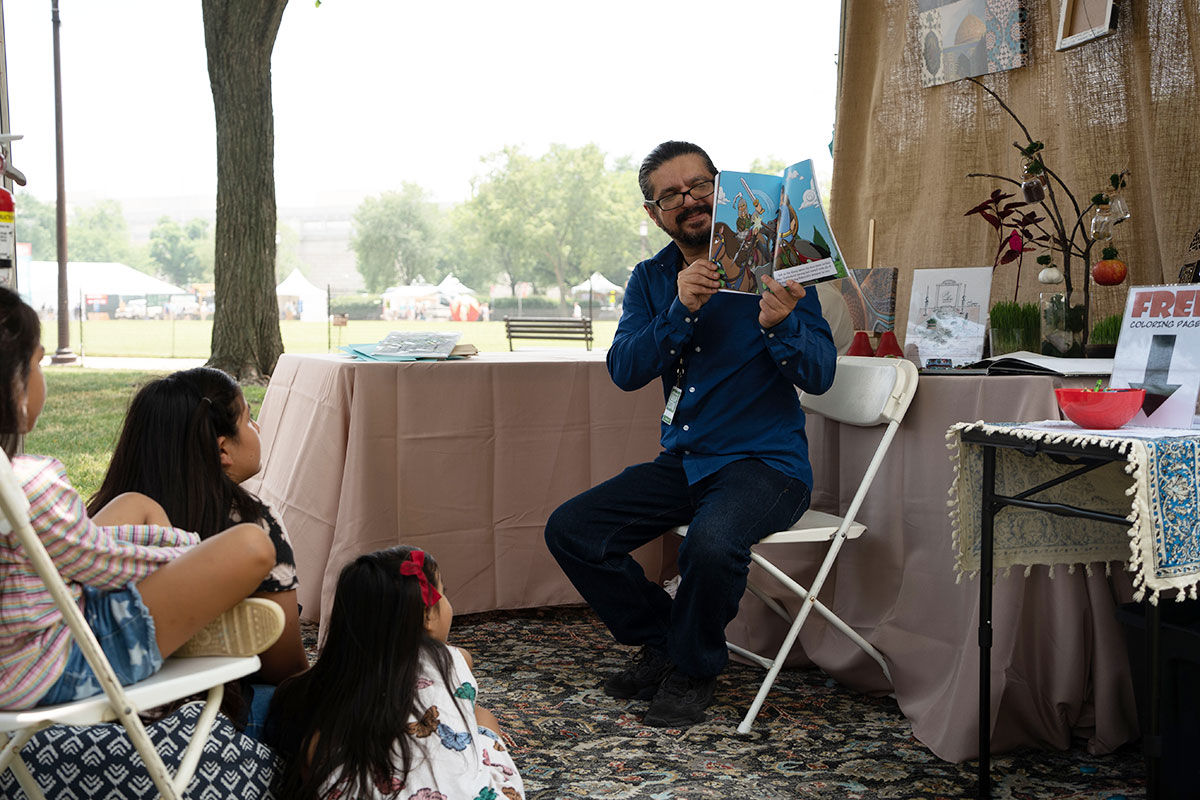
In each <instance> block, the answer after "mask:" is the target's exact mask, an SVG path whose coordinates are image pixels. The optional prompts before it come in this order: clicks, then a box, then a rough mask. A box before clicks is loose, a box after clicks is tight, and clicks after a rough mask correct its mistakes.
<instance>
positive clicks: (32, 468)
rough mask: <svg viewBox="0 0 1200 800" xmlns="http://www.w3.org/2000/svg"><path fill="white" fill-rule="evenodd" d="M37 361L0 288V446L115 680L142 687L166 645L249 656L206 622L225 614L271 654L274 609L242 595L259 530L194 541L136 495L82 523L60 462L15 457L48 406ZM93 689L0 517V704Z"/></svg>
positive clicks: (48, 700)
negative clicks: (258, 637) (253, 632)
mask: <svg viewBox="0 0 1200 800" xmlns="http://www.w3.org/2000/svg"><path fill="white" fill-rule="evenodd" d="M43 355H44V350H43V348H42V345H41V325H40V323H39V321H38V318H37V314H36V313H35V312H34V311H33V309H31V308H30V307H29V306H28V305H26V304H25V303H23V302H22V301H21V299H20V298H19V297H18V296H17V295H16V294H14V293H13V292H11V291H9V290H7V289H3V288H0V445H2V446H3V449H4V452H5V454H6V455H7V456H8V457H9V458H10V459H11V460H12V466H13V472H14V473H15V475H16V478H17V481H18V482H19V483H20V484H21V486H22V488H23V489H24V491H25V496H26V497H27V498H28V500H29V503H30V506H31V509H30V519H31V522H32V524H33V528H34V530H35V531H36V533H37V535H38V537H39V538H40V539H41V540H42V543H43V544H44V545H45V547H46V550H47V552H48V553H49V555H50V558H51V559H52V560H53V562H54V564H55V567H56V568H57V569H58V571H59V573H60V574H61V575H62V577H63V579H64V580H65V581H66V582H67V587H68V589H70V591H71V593H72V594H73V595H74V597H75V599H76V601H77V602H78V603H79V604H80V606H81V608H82V609H83V612H84V616H85V617H86V618H87V621H88V625H89V626H90V627H91V628H92V630H93V631H94V632H95V633H96V636H97V639H98V640H99V642H100V645H101V648H102V649H103V650H104V652H105V655H106V656H107V657H108V660H109V662H110V663H111V664H112V665H113V668H114V671H116V673H117V677H118V678H119V679H120V680H121V682H122V683H123V684H131V683H135V682H137V681H139V680H143V679H144V678H146V677H149V676H150V675H152V674H153V673H154V672H156V671H157V670H158V668H159V667H160V666H161V665H162V659H163V657H164V656H166V655H170V654H171V653H173V652H176V651H179V653H180V654H186V655H215V654H229V655H238V654H246V655H249V654H250V653H238V652H234V651H233V650H232V649H231V645H232V644H233V640H232V639H223V638H222V637H220V636H214V635H213V633H214V632H215V631H214V630H213V629H211V628H209V629H206V628H205V626H206V625H207V624H208V623H210V622H212V621H213V620H215V619H216V618H217V617H218V615H223V614H224V615H225V618H224V619H222V620H221V621H220V622H221V623H222V625H225V628H224V629H225V630H228V625H227V623H228V624H232V625H233V626H234V627H241V628H243V629H246V628H258V629H259V630H263V629H266V631H267V633H266V634H265V638H267V639H269V641H266V644H263V643H262V642H261V641H256V642H252V643H250V644H249V647H250V648H251V651H250V652H251V653H253V652H258V650H257V649H253V648H258V649H262V648H264V647H266V646H269V644H270V643H271V642H273V641H274V639H275V638H277V637H278V635H279V632H280V631H281V630H282V628H283V620H282V614H281V613H280V612H279V609H278V606H276V605H275V604H273V603H270V602H269V601H262V600H255V601H244V598H246V597H247V596H248V595H249V594H250V593H251V592H253V591H254V590H255V588H256V587H257V586H258V585H259V583H260V582H261V581H262V580H263V578H264V577H265V576H266V575H267V573H268V572H269V571H270V570H271V568H272V567H273V566H274V564H275V552H274V547H273V546H272V544H271V541H270V539H269V538H268V537H267V534H266V532H265V531H263V529H262V528H260V527H258V526H257V525H251V524H242V525H236V526H234V527H232V528H230V529H228V530H227V531H224V532H222V533H220V534H218V535H216V536H213V537H211V538H209V539H206V540H205V541H203V542H199V537H197V536H196V535H195V534H193V533H189V532H186V531H181V530H177V529H175V528H172V527H170V523H169V521H168V519H167V517H166V514H165V513H164V512H163V510H162V507H161V506H159V505H158V504H157V503H156V502H154V501H153V500H150V499H149V498H147V497H145V496H142V495H136V494H127V495H122V496H120V497H118V498H115V499H114V501H113V502H112V503H111V504H109V505H108V506H106V507H105V508H104V509H103V510H102V511H101V512H99V513H97V514H96V515H95V517H94V518H89V517H88V515H87V512H86V510H85V508H84V504H83V501H82V499H81V498H80V497H79V494H78V493H77V492H76V491H75V490H74V489H73V488H72V487H71V485H70V483H69V482H68V481H67V478H66V472H65V470H64V469H63V466H62V464H61V463H59V462H58V461H56V460H54V459H52V458H45V457H39V456H26V455H16V453H17V452H18V450H19V448H20V445H21V442H22V440H23V438H22V437H23V436H24V434H26V433H28V432H29V431H31V430H32V429H33V427H34V424H35V423H36V422H37V418H38V415H39V414H40V413H41V411H42V406H43V403H44V402H45V398H46V382H45V377H44V376H43V375H42V368H41V360H42V356H43ZM243 601H244V602H243ZM257 604H261V605H257ZM235 606H236V608H235ZM264 606H265V608H264ZM197 634H200V635H197ZM272 634H273V635H272ZM100 691H101V688H100V685H99V682H98V681H97V680H96V679H95V677H94V675H93V674H92V672H91V668H90V667H89V666H88V665H87V663H86V661H85V660H84V659H83V656H82V653H81V651H80V650H79V647H78V645H77V644H75V643H74V642H73V640H72V639H71V638H70V636H69V634H68V631H67V627H66V624H65V622H64V621H63V618H62V615H61V613H60V612H59V611H58V609H57V607H56V606H55V605H54V601H53V599H52V598H51V596H50V594H49V592H48V591H47V590H46V588H45V586H44V585H43V583H42V581H41V579H40V578H39V577H38V575H37V573H36V572H35V570H34V569H33V566H32V564H31V563H30V561H29V559H28V557H27V556H26V554H25V553H24V552H23V551H22V550H21V548H20V547H19V545H18V542H17V539H16V536H15V535H14V532H13V531H12V530H11V528H10V527H9V525H8V522H7V520H3V519H2V518H0V708H5V709H20V708H31V707H33V706H37V705H51V704H54V703H60V702H67V701H70V700H75V699H81V698H84V697H89V696H91V695H94V694H99V693H100Z"/></svg>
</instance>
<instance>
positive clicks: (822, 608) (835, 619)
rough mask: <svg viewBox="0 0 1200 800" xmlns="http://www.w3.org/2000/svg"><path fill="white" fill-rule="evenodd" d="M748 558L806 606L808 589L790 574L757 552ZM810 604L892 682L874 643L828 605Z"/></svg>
mask: <svg viewBox="0 0 1200 800" xmlns="http://www.w3.org/2000/svg"><path fill="white" fill-rule="evenodd" d="M750 558H751V559H753V560H754V563H756V564H758V565H759V566H760V567H762V568H763V569H764V570H765V571H766V572H767V573H768V574H769V575H771V577H773V578H775V580H777V581H779V582H780V583H782V584H783V585H784V586H786V587H788V588H789V589H791V590H792V591H793V592H795V593H796V594H797V595H799V596H800V597H801V598H802V599H803V600H804V601H805V605H806V606H807V605H809V604H810V600H809V591H808V589H805V588H804V587H803V586H801V585H800V584H798V583H796V581H795V579H793V578H792V576H791V575H788V574H787V573H786V572H784V571H783V570H781V569H780V568H779V567H777V566H775V565H774V564H772V563H771V562H770V561H767V560H766V559H765V558H763V557H762V556H760V555H758V554H757V553H751V555H750ZM811 605H813V606H814V607H815V609H816V611H817V613H818V614H820V615H821V616H822V617H824V618H825V620H826V621H828V622H829V624H830V625H832V626H833V627H835V628H837V629H838V630H839V631H841V632H842V633H844V634H846V636H847V637H848V638H849V639H850V641H852V642H854V643H855V644H856V645H858V646H859V647H860V648H862V650H863V652H865V653H866V654H867V655H869V656H870V657H871V658H872V659H873V660H874V661H875V663H876V664H878V665H879V668H880V669H881V670H883V675H884V677H885V678H887V679H888V683H891V682H892V672H891V670H889V669H888V665H887V662H886V661H884V660H883V654H882V653H880V652H879V651H878V650H876V649H875V646H874V645H872V644H871V643H870V642H868V641H867V640H866V639H864V638H863V637H862V636H861V635H860V634H859V633H858V631H856V630H854V629H853V628H851V627H850V626H849V625H847V624H846V623H845V621H843V620H842V618H841V617H839V616H838V615H837V614H834V613H833V611H831V610H830V609H829V607H828V606H826V605H825V604H824V603H822V602H821V601H820V600H817V599H816V598H813V599H812V600H811Z"/></svg>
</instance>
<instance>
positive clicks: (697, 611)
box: [546, 453, 809, 678]
mask: <svg viewBox="0 0 1200 800" xmlns="http://www.w3.org/2000/svg"><path fill="white" fill-rule="evenodd" d="M808 502H809V488H808V487H807V486H805V485H804V483H802V482H801V481H799V480H796V479H795V478H790V477H788V476H787V475H784V474H783V473H782V472H779V471H778V470H776V469H773V468H771V467H768V466H767V465H766V464H764V463H762V462H761V461H758V460H757V459H743V460H741V461H735V462H733V463H732V464H728V465H726V466H725V467H724V468H722V469H721V470H719V471H718V472H716V473H715V474H713V475H710V476H709V477H707V478H705V479H703V480H701V481H699V482H697V483H696V484H695V485H693V486H689V485H688V483H687V477H686V476H685V475H684V471H683V463H682V461H681V460H680V459H679V458H678V457H676V456H671V455H668V454H665V453H664V454H663V455H660V456H659V457H658V459H656V460H655V461H652V462H649V463H646V464H638V465H635V466H632V467H629V468H627V469H626V470H625V471H624V472H622V473H621V474H620V475H617V476H616V477H614V478H611V479H610V480H607V481H605V482H604V483H602V484H600V485H599V486H596V487H593V488H592V489H589V490H588V491H586V492H584V493H583V494H581V495H578V496H577V497H574V498H572V499H571V500H568V501H567V502H565V503H563V504H562V505H561V506H559V507H558V509H557V510H555V512H554V513H553V514H552V515H550V519H549V521H548V522H547V523H546V545H547V546H548V547H549V548H550V552H551V553H552V554H553V555H554V558H555V559H557V561H558V564H559V566H560V567H562V570H563V572H565V573H566V574H567V577H568V578H570V579H571V583H573V584H574V585H575V588H576V590H578V591H579V593H580V594H581V595H583V598H584V600H586V601H587V602H588V604H589V605H590V606H591V607H592V608H593V609H594V610H595V611H596V613H597V614H598V615H599V616H600V619H601V620H603V621H604V624H605V625H607V626H608V628H609V630H610V631H612V634H613V636H614V637H616V640H617V641H618V642H620V643H622V644H627V645H650V646H651V647H654V648H657V649H659V650H661V651H663V652H665V653H666V654H667V656H668V657H669V658H670V659H671V662H672V663H673V664H674V665H675V667H676V669H677V670H678V671H679V672H682V673H683V674H685V675H691V676H693V677H698V678H708V677H713V676H716V675H718V674H720V672H721V670H723V669H724V668H725V664H726V663H727V662H728V660H729V655H728V653H727V652H726V650H725V626H726V625H728V624H729V622H730V620H732V619H733V618H734V617H735V616H736V615H737V611H738V603H739V602H740V601H741V598H742V593H743V592H744V591H745V589H746V576H747V574H748V573H749V571H750V546H751V545H753V544H754V543H755V542H757V541H758V540H759V539H762V538H763V537H764V536H766V535H768V534H771V533H774V532H776V531H780V530H784V529H786V528H787V527H789V526H790V525H791V524H792V523H794V522H795V521H796V520H798V519H799V518H800V515H801V514H803V513H804V511H805V509H807V508H808ZM677 525H688V535H687V538H685V539H684V540H683V542H682V543H681V544H680V546H679V574H680V577H681V581H680V584H679V591H678V592H677V593H676V595H675V599H674V600H673V601H672V599H671V596H670V595H668V594H667V593H666V591H665V590H664V589H663V588H662V587H661V586H659V585H658V584H657V583H655V582H653V581H650V580H648V579H647V578H646V575H645V573H644V572H643V571H642V567H641V565H640V564H638V563H637V561H636V560H634V558H633V557H632V556H630V555H629V554H630V553H631V552H633V551H634V550H636V549H637V548H638V547H640V546H642V545H644V544H646V543H647V542H650V541H653V540H654V539H656V538H658V537H659V536H662V535H663V534H664V533H665V532H666V531H667V530H668V529H670V528H673V527H675V526H677Z"/></svg>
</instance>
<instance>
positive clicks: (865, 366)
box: [671, 356, 917, 733]
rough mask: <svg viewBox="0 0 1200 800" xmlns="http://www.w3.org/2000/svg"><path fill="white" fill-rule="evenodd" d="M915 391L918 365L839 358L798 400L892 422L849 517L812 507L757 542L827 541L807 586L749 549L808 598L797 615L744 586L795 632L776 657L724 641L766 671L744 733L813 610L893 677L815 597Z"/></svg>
mask: <svg viewBox="0 0 1200 800" xmlns="http://www.w3.org/2000/svg"><path fill="white" fill-rule="evenodd" d="M916 391H917V368H916V367H915V366H914V365H913V363H912V362H911V361H908V360H907V359H897V358H870V357H863V356H840V357H839V358H838V360H837V372H836V374H835V376H834V380H833V386H831V387H830V388H829V391H827V392H825V393H824V394H821V395H813V394H806V393H801V395H800V402H801V404H802V405H803V407H804V410H805V412H806V413H810V414H812V413H816V414H820V415H822V416H824V417H827V418H828V419H831V420H834V421H835V422H840V423H844V424H849V425H858V426H862V427H871V426H875V425H885V424H886V425H887V427H886V428H885V429H884V431H883V436H882V437H881V438H880V440H879V444H878V446H877V447H876V448H875V454H874V456H872V458H871V463H870V464H869V465H868V466H867V470H866V472H865V473H864V474H863V477H862V480H861V481H860V482H859V485H858V490H857V491H856V492H855V493H854V498H853V499H852V500H851V501H850V507H849V508H847V509H846V515H845V516H844V517H839V516H835V515H833V514H826V513H823V512H821V511H813V510H812V509H809V510H808V511H805V512H804V515H803V516H801V517H800V519H799V520H798V521H797V522H796V524H795V525H793V526H792V527H791V528H789V529H788V530H786V531H780V532H778V533H772V534H770V535H768V536H766V537H765V538H763V539H760V540H759V542H758V545H764V544H772V545H778V544H799V543H806V542H829V549H828V550H827V551H826V553H825V559H824V561H822V562H821V567H820V569H819V570H818V571H817V576H816V578H815V579H814V580H813V582H812V586H811V587H810V588H806V587H804V586H802V585H801V584H799V583H797V582H796V581H795V580H794V579H793V578H792V577H791V576H790V575H788V574H787V573H785V572H784V571H783V570H781V569H779V567H777V566H775V565H774V564H772V563H771V562H770V561H769V560H767V558H766V557H765V556H763V555H762V554H761V553H759V552H757V551H756V550H753V549H752V550H751V552H750V558H751V560H752V561H753V562H754V563H755V564H758V565H759V566H760V567H762V568H763V570H765V571H766V572H767V573H768V574H769V575H771V576H772V577H774V578H775V579H776V580H777V581H779V583H781V584H782V585H783V586H784V587H786V588H787V589H788V590H789V591H791V592H792V593H793V594H795V595H797V596H798V597H799V598H800V599H801V600H802V601H804V602H803V605H802V606H801V608H800V613H798V614H796V616H795V617H793V616H792V615H791V614H789V613H788V611H787V610H786V609H785V608H784V607H783V606H782V605H781V604H780V603H779V602H778V601H776V600H775V599H774V598H773V597H771V596H770V595H769V594H767V592H766V591H764V590H763V589H762V587H760V586H757V585H755V584H754V583H753V582H750V583H748V584H747V588H748V589H749V590H750V591H751V592H753V593H754V594H755V596H757V597H758V598H759V599H760V600H762V601H763V602H764V603H766V604H767V607H768V608H770V609H771V610H772V611H774V612H775V613H776V614H778V615H779V616H780V617H782V618H783V619H784V621H786V622H787V623H788V624H789V625H790V629H789V630H788V634H787V636H786V637H785V638H784V640H783V645H782V646H781V647H780V648H779V652H778V653H776V654H775V657H774V658H766V657H764V656H761V655H759V654H757V653H753V652H751V651H749V650H746V649H745V648H743V647H739V646H738V645H735V644H731V643H727V644H726V646H727V647H728V648H729V649H730V650H732V651H733V652H735V653H737V654H739V655H741V656H744V657H746V658H748V659H750V660H751V661H754V662H755V663H757V664H759V665H760V666H762V667H763V668H765V669H766V670H767V675H766V677H765V678H763V682H762V685H761V686H760V687H759V689H758V694H757V695H756V696H755V698H754V702H753V703H751V704H750V710H749V711H747V712H746V716H745V718H744V719H743V720H742V722H741V724H740V725H738V732H739V733H749V732H750V726H751V725H753V724H754V719H755V718H756V717H757V716H758V712H759V710H760V709H761V708H762V704H763V701H765V700H766V699H767V693H768V692H770V691H771V686H773V685H774V683H775V678H776V677H777V676H778V675H779V670H780V669H782V667H783V662H784V661H785V660H786V659H787V656H788V653H790V652H791V650H792V646H793V645H794V644H795V642H796V637H798V636H799V635H800V629H801V628H802V627H803V626H804V622H805V620H807V619H808V615H809V612H810V611H812V610H816V612H817V613H818V614H820V615H821V616H822V617H824V618H825V619H826V620H828V621H829V623H830V624H831V625H833V627H835V628H837V629H838V630H839V631H841V632H842V633H844V634H846V636H848V637H850V639H851V641H853V642H854V643H855V644H857V645H858V646H859V647H861V648H862V649H863V650H864V651H865V652H866V653H867V655H869V656H871V658H873V659H874V660H875V662H876V663H878V664H879V666H880V668H881V669H882V670H883V674H884V675H885V676H886V677H887V679H888V681H889V682H891V680H892V674H891V672H890V671H889V670H888V666H887V662H886V661H885V660H884V658H883V655H882V654H881V653H880V652H879V651H878V650H876V649H875V648H874V647H873V646H872V645H871V644H870V642H868V641H867V640H866V639H864V638H863V637H862V636H860V635H859V633H858V632H857V631H855V630H854V629H853V628H851V627H850V626H849V625H847V624H846V623H845V622H844V621H843V620H842V619H841V618H840V617H838V616H837V614H835V613H833V611H831V610H830V609H829V608H828V607H827V606H826V605H825V604H823V603H822V602H821V601H820V600H818V599H817V596H818V595H819V594H820V592H821V587H822V586H824V585H825V579H826V578H827V577H828V576H829V572H830V570H831V569H832V568H833V562H834V560H835V559H836V558H837V555H838V552H839V551H840V550H841V548H842V544H843V542H845V541H846V539H857V538H858V537H859V536H862V535H863V533H864V532H865V531H866V529H867V526H866V525H863V524H862V523H860V522H856V521H855V516H856V515H857V514H858V510H859V508H860V507H861V506H862V502H863V499H864V498H865V497H866V495H867V490H869V489H870V488H871V482H872V481H873V480H874V479H875V473H876V472H878V471H879V465H880V464H881V463H883V459H884V456H885V455H886V454H887V450H888V447H889V446H890V445H891V443H892V439H893V438H894V437H895V435H896V429H897V428H899V427H900V420H902V419H903V418H904V414H905V412H906V411H908V406H909V404H910V403H911V402H912V398H913V394H915V393H916ZM814 467H815V468H816V469H820V464H816V465H814ZM671 533H674V534H676V535H677V536H686V535H687V526H681V527H678V528H673V529H672V530H671ZM758 545H755V547H757V546H758Z"/></svg>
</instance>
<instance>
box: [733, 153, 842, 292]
mask: <svg viewBox="0 0 1200 800" xmlns="http://www.w3.org/2000/svg"><path fill="white" fill-rule="evenodd" d="M713 196H714V199H713V229H712V239H711V241H710V244H709V260H710V261H712V262H713V263H714V264H716V265H717V270H718V272H719V273H720V281H721V289H722V291H732V292H746V293H749V294H761V293H762V291H763V289H764V285H763V276H765V275H771V276H772V277H774V278H775V279H776V280H777V281H779V282H780V283H783V282H784V281H788V280H793V281H798V282H800V283H803V284H812V283H817V282H819V281H824V280H833V279H835V278H844V277H846V275H847V273H846V267H845V263H844V261H843V259H842V255H841V252H840V251H839V250H838V249H837V243H836V242H835V241H834V238H833V234H832V232H831V231H830V230H829V223H828V221H827V220H826V219H825V211H824V210H823V209H822V207H821V200H820V195H819V194H818V193H817V188H816V180H815V179H814V177H813V173H812V162H811V161H801V162H799V163H797V164H793V165H792V166H790V167H788V168H787V169H786V170H784V177H780V176H778V175H760V174H758V173H754V172H730V171H725V172H720V173H718V174H717V187H716V189H715V191H714V192H713Z"/></svg>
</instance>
